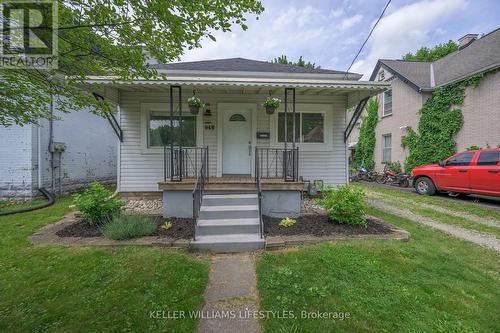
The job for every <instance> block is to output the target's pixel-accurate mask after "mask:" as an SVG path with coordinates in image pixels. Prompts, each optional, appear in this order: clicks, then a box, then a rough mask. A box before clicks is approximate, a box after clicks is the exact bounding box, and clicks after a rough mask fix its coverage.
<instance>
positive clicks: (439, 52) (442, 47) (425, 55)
mask: <svg viewBox="0 0 500 333" xmlns="http://www.w3.org/2000/svg"><path fill="white" fill-rule="evenodd" d="M457 50H458V44H457V43H455V42H454V41H452V40H449V41H448V42H447V43H443V44H438V45H436V46H434V47H433V48H431V49H429V48H428V47H425V46H424V47H421V48H420V49H418V50H417V52H415V54H412V53H407V54H405V55H404V56H403V60H410V61H434V60H438V59H440V58H442V57H444V56H446V55H448V54H450V53H452V52H455V51H457Z"/></svg>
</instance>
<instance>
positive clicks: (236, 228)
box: [196, 218, 260, 236]
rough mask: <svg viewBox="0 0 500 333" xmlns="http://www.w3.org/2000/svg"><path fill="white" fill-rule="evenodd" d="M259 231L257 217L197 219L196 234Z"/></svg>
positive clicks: (249, 232)
mask: <svg viewBox="0 0 500 333" xmlns="http://www.w3.org/2000/svg"><path fill="white" fill-rule="evenodd" d="M252 233H257V234H259V233H260V221H259V219H258V218H250V219H220V220H198V224H197V227H196V235H197V236H198V235H199V236H207V235H231V234H252Z"/></svg>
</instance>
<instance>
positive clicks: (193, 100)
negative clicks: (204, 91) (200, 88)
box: [188, 96, 203, 114]
mask: <svg viewBox="0 0 500 333" xmlns="http://www.w3.org/2000/svg"><path fill="white" fill-rule="evenodd" d="M188 105H189V111H191V113H192V114H198V112H199V111H200V108H201V106H202V105H203V103H201V99H199V98H198V97H196V96H191V97H189V98H188Z"/></svg>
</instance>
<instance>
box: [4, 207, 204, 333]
mask: <svg viewBox="0 0 500 333" xmlns="http://www.w3.org/2000/svg"><path fill="white" fill-rule="evenodd" d="M70 202H71V201H70V199H68V198H63V199H61V200H58V202H57V203H56V204H55V205H54V206H52V207H49V208H46V209H43V210H39V211H35V212H30V213H24V214H17V215H12V216H3V217H0V235H1V236H0V332H166V331H175V332H193V331H194V330H195V327H196V324H197V322H196V320H194V319H184V320H167V319H152V318H150V311H155V310H162V311H163V310H164V311H168V310H183V311H190V310H196V309H198V308H199V307H200V306H201V303H202V302H203V292H204V289H205V285H206V283H207V280H208V271H209V264H208V262H206V261H201V260H197V259H193V258H191V257H188V256H186V255H182V254H178V253H175V252H172V251H168V250H162V249H160V248H146V247H117V248H97V247H80V248H74V247H62V246H52V247H33V246H32V245H31V244H30V243H29V241H28V240H27V237H28V236H29V235H31V234H33V233H34V232H35V231H36V230H38V229H39V228H40V227H41V226H43V225H46V224H49V223H51V222H55V221H57V220H59V219H60V218H61V217H62V216H63V215H64V214H66V213H67V212H68V211H69V210H70V209H69V208H68V205H69V204H70Z"/></svg>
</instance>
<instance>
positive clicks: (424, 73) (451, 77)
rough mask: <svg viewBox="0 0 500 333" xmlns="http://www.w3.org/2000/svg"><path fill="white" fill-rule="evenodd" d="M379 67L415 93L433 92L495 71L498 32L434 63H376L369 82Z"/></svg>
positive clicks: (499, 47) (498, 64)
mask: <svg viewBox="0 0 500 333" xmlns="http://www.w3.org/2000/svg"><path fill="white" fill-rule="evenodd" d="M381 66H383V67H384V68H386V69H387V70H388V71H390V72H391V73H392V74H393V75H395V76H397V77H399V78H400V79H402V80H403V81H404V82H406V83H408V84H409V85H410V86H412V87H413V88H415V89H416V90H418V91H421V90H433V89H435V88H438V87H441V86H444V85H447V84H450V83H454V82H458V81H460V80H463V79H465V78H467V77H469V76H472V75H475V74H478V73H482V72H485V71H489V70H492V69H495V68H499V67H500V28H498V29H496V30H494V31H492V32H490V33H489V34H487V35H485V36H483V37H481V38H479V39H477V40H475V41H473V42H472V43H470V44H469V45H468V46H467V47H465V48H462V49H460V50H458V51H455V52H453V53H450V54H448V55H447V56H445V57H443V58H441V59H438V60H436V61H428V62H426V61H406V60H388V59H380V60H379V61H378V63H377V65H376V66H375V69H374V70H373V73H372V75H371V77H370V80H371V81H374V80H375V79H376V77H377V73H378V72H379V69H380V67H381Z"/></svg>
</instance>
